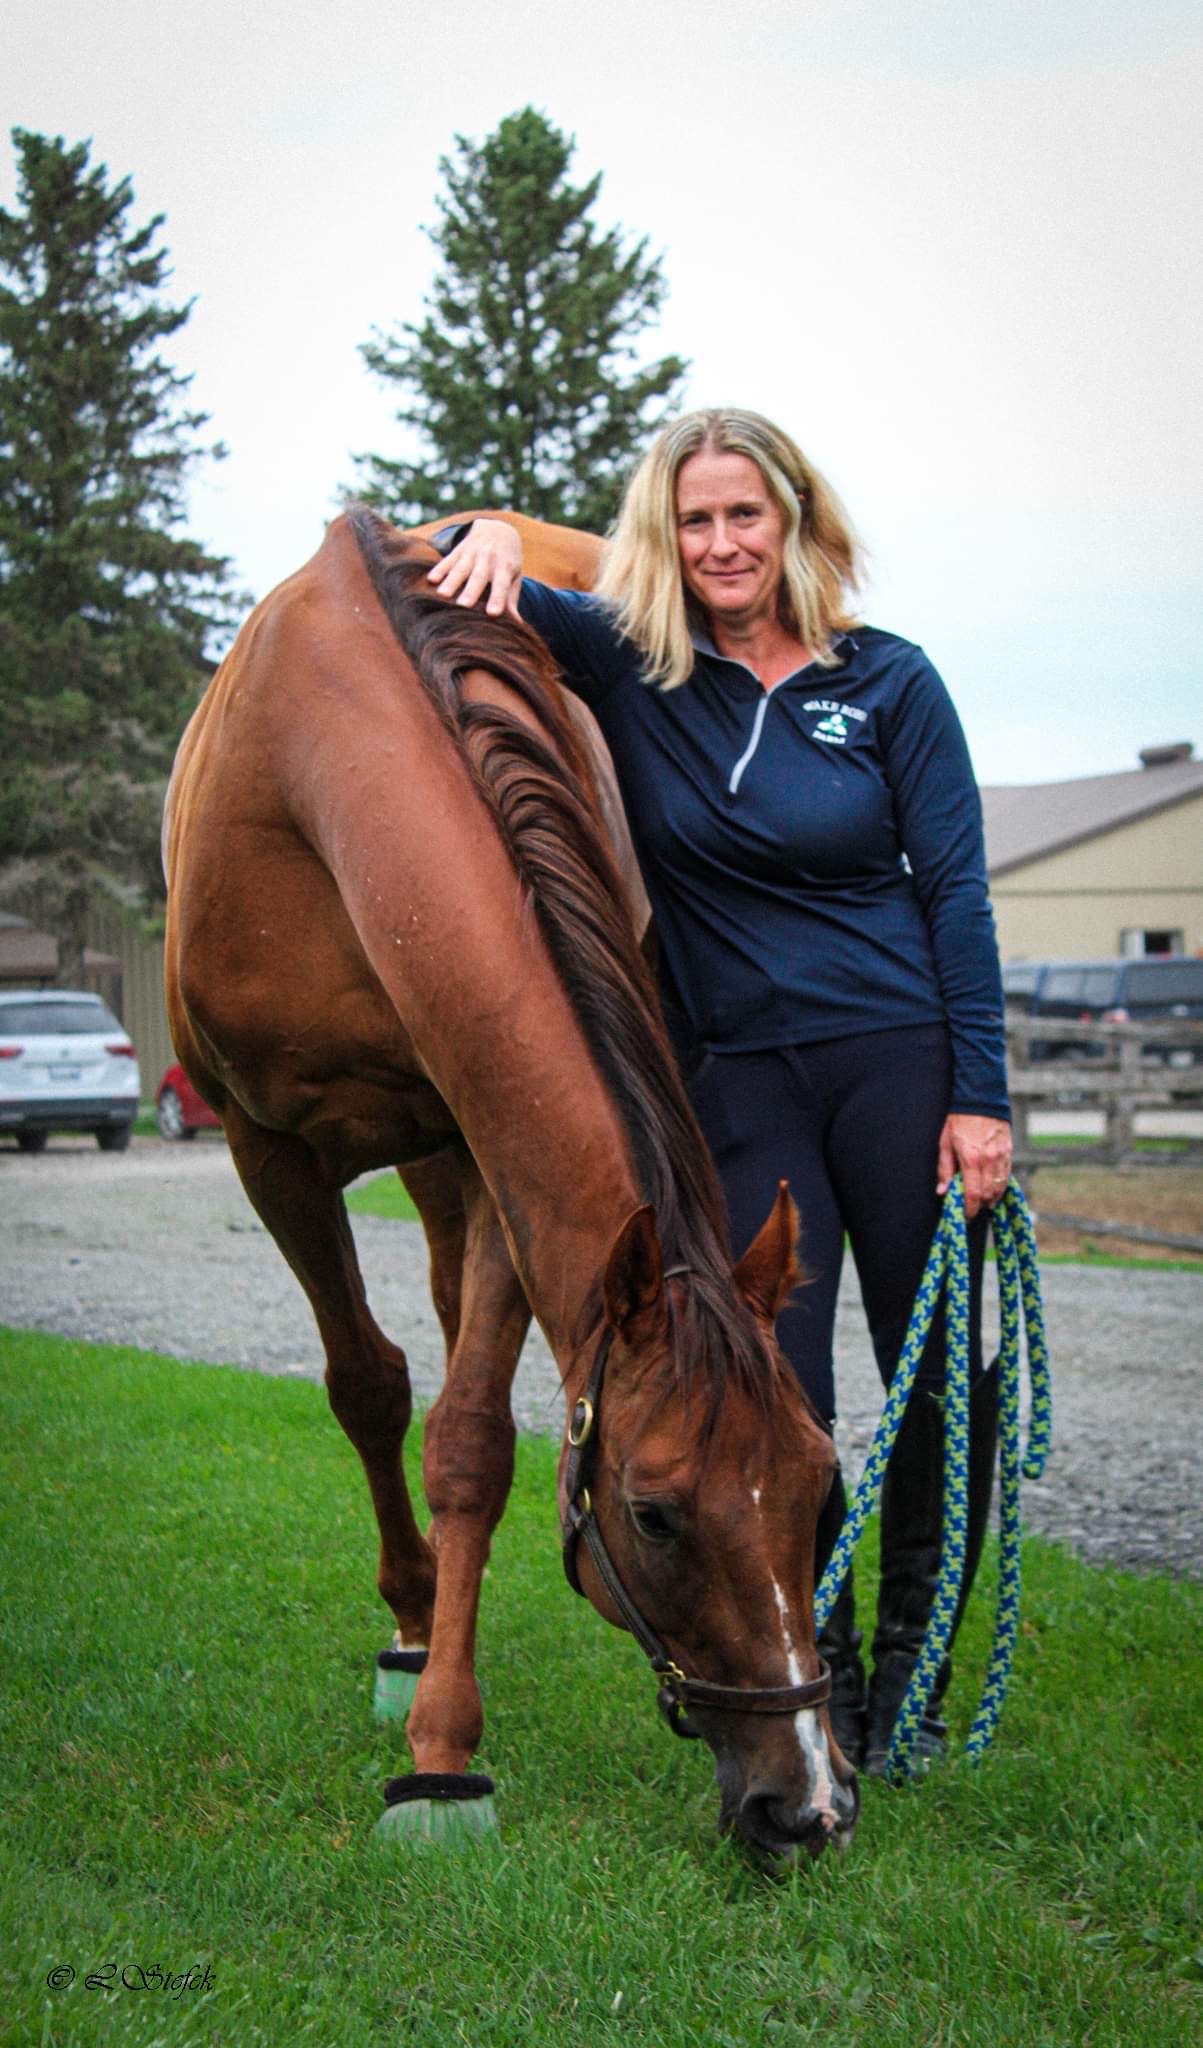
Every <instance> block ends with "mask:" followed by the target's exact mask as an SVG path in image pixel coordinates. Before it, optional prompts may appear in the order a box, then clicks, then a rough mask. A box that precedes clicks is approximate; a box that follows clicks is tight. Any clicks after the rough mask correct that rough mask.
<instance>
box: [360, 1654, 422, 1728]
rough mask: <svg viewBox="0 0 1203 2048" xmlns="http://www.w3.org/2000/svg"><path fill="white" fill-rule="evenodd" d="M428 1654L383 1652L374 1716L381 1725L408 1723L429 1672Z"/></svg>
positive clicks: (378, 1668) (374, 1701) (377, 1673)
mask: <svg viewBox="0 0 1203 2048" xmlns="http://www.w3.org/2000/svg"><path fill="white" fill-rule="evenodd" d="M428 1654H429V1653H428V1652H427V1651H426V1650H381V1652H380V1655H379V1656H378V1657H377V1659H376V1685H375V1690H374V1691H373V1694H372V1712H373V1714H374V1715H375V1716H376V1719H377V1720H378V1721H404V1720H405V1718H406V1716H407V1715H408V1713H409V1710H410V1708H411V1707H412V1705H413V1703H414V1694H415V1692H416V1691H417V1689H418V1680H419V1678H420V1677H421V1675H422V1673H423V1671H424V1670H425V1669H426V1658H427V1655H428Z"/></svg>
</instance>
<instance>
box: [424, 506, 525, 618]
mask: <svg viewBox="0 0 1203 2048" xmlns="http://www.w3.org/2000/svg"><path fill="white" fill-rule="evenodd" d="M429 580H430V582H431V583H434V584H437V586H438V588H439V589H440V590H441V591H442V593H443V596H444V597H448V598H453V599H454V601H455V603H456V604H460V605H474V604H476V603H477V602H478V601H479V599H480V598H481V597H482V596H484V594H485V592H486V591H487V593H488V595H487V597H486V599H485V611H486V612H487V613H488V615H489V617H490V618H500V616H501V614H502V613H503V612H507V611H508V612H512V613H513V615H514V617H515V618H517V616H518V592H519V591H520V589H521V588H522V541H521V538H520V537H519V535H518V534H517V533H516V532H515V531H514V528H513V527H512V526H507V525H506V524H505V522H504V521H503V520H500V519H476V520H474V521H473V523H472V526H471V527H470V529H469V531H468V532H467V533H466V534H465V536H464V538H463V540H461V541H460V542H459V544H458V545H457V546H456V547H454V548H452V550H451V552H450V554H447V555H444V556H443V558H442V560H441V561H439V562H436V563H435V565H434V568H433V569H432V570H431V571H430V577H429Z"/></svg>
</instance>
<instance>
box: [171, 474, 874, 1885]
mask: <svg viewBox="0 0 1203 2048" xmlns="http://www.w3.org/2000/svg"><path fill="white" fill-rule="evenodd" d="M431 560H432V556H431V553H430V550H429V549H428V548H426V547H424V546H423V545H421V543H415V542H413V541H412V540H407V539H406V538H404V537H403V536H400V535H398V534H396V533H394V532H393V531H392V530H391V529H389V528H388V527H386V526H384V524H383V523H382V522H381V521H379V520H377V519H376V518H375V517H374V515H372V514H370V513H366V512H364V511H362V510H360V511H356V512H353V513H351V514H349V515H344V516H343V517H341V518H339V519H337V520H336V521H335V522H334V523H333V525H332V526H331V527H330V529H329V531H328V533H327V536H326V539H325V541H324V542H323V544H322V546H321V548H320V549H319V551H318V553H317V554H316V555H315V556H314V558H313V560H312V561H311V562H309V563H308V564H307V565H306V566H305V567H304V568H303V569H302V570H301V571H300V572H299V573H298V574H297V575H295V576H293V577H292V578H290V580H289V581H288V582H286V583H284V584H282V585H281V586H280V588H279V589H277V590H276V591H274V592H273V593H272V594H271V595H270V596H269V597H268V598H267V599H266V600H265V601H264V602H263V603H262V604H261V605H259V606H258V608H257V609H256V610H255V612H254V613H253V614H252V615H251V617H250V619H249V620H248V622H247V624H246V625H245V626H244V628H243V630H242V632H241V634H240V635H239V637H238V640H237V641H236V643H235V645H234V648H233V650H232V651H231V653H230V655H229V656H228V657H227V659H226V661H225V662H224V663H223V664H222V667H221V669H220V670H219V672H218V674H217V676H216V677H215V678H214V681H213V683H212V685H211V686H210V688H209V691H208V693H207V694H206V696H205V698H204V700H203V701H202V703H201V705H200V707H199V709H198V711H197V713H196V715H195V717H194V718H193V721H192V723H191V725H190V726H189V729H188V731H187V733H186V734H185V736H184V739H183V742H182V743H181V748H180V753H179V757H178V761H177V766H176V771H175V775H174V777H173V785H172V791H171V796H170V800H169V818H168V821H167V826H166V843H167V850H168V873H169V911H168V927H167V992H168V1007H169V1014H170V1018H171V1026H172V1033H173V1036H174V1039H175V1044H176V1048H177V1051H178V1053H179V1055H180V1058H181V1060H182V1061H183V1063H184V1066H185V1068H186V1069H187V1071H188V1073H189V1075H190V1076H191V1078H192V1080H193V1081H194V1083H195V1084H196V1086H197V1087H198V1088H199V1090H200V1092H201V1094H202V1095H203V1096H204V1097H205V1099H206V1100H207V1101H208V1102H210V1103H211V1104H212V1106H213V1108H214V1109H215V1110H216V1111H217V1112H218V1113H219V1114H220V1116H221V1119H222V1122H223V1124H224V1126H225V1130H226V1135H227V1137H228V1139H229V1143H230V1149H231V1152H232V1155H233V1158H234V1161H235V1164H236V1166H237V1169H238V1172H239V1174H240V1175H241V1177H242V1181H243V1184H244V1186H245V1188H246V1191H247V1193H248V1195H249V1197H250V1199H251V1201H252V1203H253V1204H254V1206H255V1208H256V1210H257V1211H258V1213H259V1215H260V1216H261V1218H262V1219H263V1222H264V1223H265V1225H266V1226H267V1228H268V1230H269V1231H270V1232H271V1234H272V1236H273V1237H274V1238H275V1240H276V1243H277V1244H278V1245H279V1247H280V1250H281V1251H282V1252H283V1254H284V1256H285V1258H286V1259H287V1260H288V1262H289V1264H290V1265H291V1266H292V1268H293V1270H294V1272H295V1273H296V1275H297V1278H298V1279H299V1280H300V1282H301V1285H302V1286H303V1287H304V1289H305V1291H306V1293H307V1295H308V1297H309V1300H310V1303H311V1305H312V1307H313V1311H314V1315H315V1317H316V1319H317V1324H318V1329H319V1331H320V1334H321V1338H322V1343H323V1346H324V1350H325V1355H326V1384H327V1388H328V1392H329V1398H330V1403H331V1406H332V1408H333V1410H334V1413H335V1415H336V1417H337V1418H338V1421H339V1422H340V1423H341V1425H342V1427H343V1429H344V1430H345V1431H346V1433H347V1435H348V1436H349V1437H350V1439H351V1441H352V1443H353V1444H354V1445H355V1448H356V1450H357V1451H358V1452H359V1455H360V1457H361V1459H362V1461H363V1464H364V1468H365V1471H366V1474H367V1480H368V1485H369V1487H370V1489H371V1494H372V1499H373V1503H374V1506H375V1510H376V1516H377V1520H378V1523H379V1529H380V1563H379V1573H378V1585H379V1589H380V1592H381V1594H382V1596H383V1598H384V1599H385V1601H386V1602H387V1603H388V1605H389V1607H390V1608H391V1609H392V1612H393V1615H394V1617H395V1620H396V1629H397V1634H396V1638H395V1643H396V1645H397V1647H398V1648H399V1649H402V1650H406V1651H419V1650H424V1651H426V1652H427V1653H428V1654H427V1655H426V1658H425V1662H424V1668H423V1669H422V1674H421V1677H420V1679H419V1680H418V1684H417V1691H416V1695H415V1697H414V1702H413V1708H412V1712H411V1714H410V1718H409V1724H408V1730H407V1735H408V1741H409V1745H410V1748H411V1750H412V1754H413V1759H414V1763H415V1767H416V1771H417V1773H418V1774H419V1777H418V1778H417V1779H415V1780H414V1781H413V1783H414V1784H415V1785H416V1784H421V1785H426V1784H430V1785H432V1786H433V1785H435V1784H436V1783H437V1784H438V1786H439V1787H440V1789H441V1790H443V1791H445V1790H446V1789H447V1788H448V1787H454V1786H455V1784H456V1781H458V1780H462V1787H466V1788H467V1789H471V1788H472V1786H473V1785H474V1784H476V1783H477V1782H478V1781H476V1780H472V1779H469V1778H467V1777H465V1776H464V1774H465V1773H466V1769H467V1766H468V1763H469V1760H470V1758H471V1756H472V1753H473V1751H474V1749H475V1748H476V1746H477V1744H478V1743H479V1741H480V1737H481V1732H482V1727H483V1719H482V1712H481V1698H480V1692H479V1689H478V1686H477V1682H476V1677H475V1672H474V1646H475V1634H476V1619H477V1609H478V1604H479V1597H480V1585H481V1574H482V1572H483V1569H484V1566H485V1562H486V1560H487V1557H488V1554H489V1545H490V1539H491V1535H492V1531H493V1529H494V1527H495V1526H496V1523H497V1521H498V1519H499V1517H500V1515H501V1513H502V1510H503V1507H504V1505H505V1500H506V1495H507V1492H508V1489H509V1485H510V1480H511V1476H512V1468H513V1442H514V1425H513V1421H512V1418H511V1414H510V1384H511V1380H512V1377H513V1373H514V1369H515V1366H516V1363H517V1359H518V1354H519V1350H520V1348H521V1345H522V1342H523V1338H524V1336H525V1333H526V1330H527V1328H528V1325H529V1321H530V1315H531V1311H532V1310H533V1311H534V1314H535V1315H536V1317H537V1318H538V1321H539V1323H540V1325H541V1326H542V1329H543V1331H544V1332H545V1334H546V1337H547V1340H548V1343H549V1345H550V1347H551V1350H552V1352H553V1354H554V1357H555V1360H556V1363H557V1366H558V1368H559V1371H560V1373H561V1375H562V1379H563V1386H564V1391H565V1396H566V1402H567V1414H568V1417H569V1421H570V1430H569V1434H570V1437H571V1438H572V1439H573V1440H574V1441H575V1448H573V1449H572V1450H571V1451H570V1452H569V1450H568V1447H567V1446H566V1450H565V1459H564V1461H563V1462H562V1465H561V1512H562V1516H563V1518H564V1520H565V1528H566V1538H567V1548H566V1555H567V1556H568V1557H569V1562H570V1576H573V1577H574V1579H575V1580H576V1582H577V1583H578V1584H579V1587H580V1589H581V1590H583V1591H584V1592H585V1593H587V1595H588V1597H589V1598H590V1599H591V1600H592V1602H593V1604H594V1605H595V1606H596V1607H597V1608H598V1609H599V1611H600V1612H601V1613H602V1614H603V1615H605V1616H606V1617H607V1619H609V1620H610V1621H612V1622H615V1623H616V1624H618V1625H620V1626H621V1625H625V1626H627V1627H631V1628H632V1629H633V1630H634V1632H635V1633H636V1635H637V1637H638V1639H639V1640H640V1642H641V1644H642V1646H643V1647H644V1648H645V1650H646V1651H647V1652H648V1654H649V1656H651V1658H652V1661H653V1664H654V1665H655V1667H656V1669H657V1671H658V1673H659V1675H660V1677H661V1680H662V1681H663V1687H664V1693H663V1695H662V1698H663V1700H664V1703H665V1705H666V1706H667V1708H668V1710H669V1712H670V1718H673V1719H675V1720H677V1721H680V1720H681V1719H682V1718H683V1716H682V1711H681V1710H682V1708H683V1709H684V1710H685V1711H686V1712H687V1716H688V1727H687V1729H686V1732H691V1733H692V1732H697V1733H700V1734H702V1735H703V1736H704V1737H705V1739H706V1741H707V1742H708V1743H709V1745H710V1747H711V1749H712V1750H713V1752H714V1754H715V1757H716V1759H717V1776H718V1782H719V1786H720V1790H721V1819H722V1823H723V1825H724V1826H726V1827H734V1828H736V1829H737V1830H739V1831H740V1833H742V1835H743V1836H744V1837H746V1838H747V1839H748V1840H749V1841H750V1842H751V1843H752V1844H754V1845H755V1846H756V1847H758V1848H759V1849H760V1850H761V1851H763V1852H766V1853H767V1854H768V1855H770V1856H773V1857H777V1858H781V1859H787V1858H790V1857H794V1856H796V1855H798V1853H799V1852H803V1853H809V1854H811V1855H815V1854H818V1853H819V1851H820V1850H821V1849H822V1848H823V1847H824V1846H825V1845H826V1844H827V1843H828V1842H830V1841H834V1842H836V1843H839V1842H841V1841H842V1840H843V1839H845V1838H846V1837H847V1835H848V1834H849V1833H850V1831H851V1828H852V1826H853V1823H854V1820H855V1815H856V1804H857V1799H856V1784H855V1774H854V1772H853V1771H852V1770H851V1769H850V1767H849V1766H848V1765H847V1764H846V1763H845V1761H844V1759H843V1758H842V1756H841V1755H840V1752H839V1750H838V1749H837V1748H836V1747H835V1745H834V1743H833V1742H832V1741H831V1740H830V1736H829V1729H828V1726H827V1717H826V1713H825V1711H823V1710H822V1708H821V1701H822V1699H823V1697H824V1695H825V1686H824V1684H823V1682H822V1677H821V1674H820V1666H819V1659H818V1656H817V1653H816V1649H815V1637H814V1624H813V1613H812V1597H813V1584H812V1562H813V1555H814V1535H815V1524H816V1519H817V1516H818V1513H819V1509H820V1507H821V1505H822V1502H823V1499H824V1497H825V1494H826V1490H827V1487H828V1484H829V1479H830V1474H831V1470H832V1463H833V1454H832V1450H831V1445H830V1442H829V1440H828V1438H827V1436H826V1435H825V1433H824V1431H823V1430H822V1428H821V1427H820V1425H819V1423H818V1422H817V1420H816V1418H815V1417H814V1415H813V1414H812V1412H811V1411H810V1410H809V1408H808V1407H807V1405H806V1403H805V1401H804V1399H803V1397H802V1396H801V1394H800V1393H799V1391H798V1387H797V1383H796V1381H795V1379H794V1377H793V1375H792V1373H790V1372H789V1370H788V1369H787V1368H786V1367H785V1366H784V1365H783V1363H782V1362H781V1359H780V1355H779V1354H778V1352H777V1351H776V1348H775V1345H774V1342H773V1337H772V1325H773V1318H774V1316H775V1314H776V1312H777V1309H778V1308H779V1306H780V1304H781V1302H782V1301H783V1299H784V1298H785V1296H786V1295H787V1294H788V1293H789V1291H790V1289H791V1288H792V1286H793V1285H794V1283H795V1280H796V1277H797V1274H796V1268H795V1265H794V1258H793V1241H794V1235H795V1231H796V1224H797V1218H796V1215H795V1213H794V1210H793V1205H792V1203H790V1201H789V1199H788V1196H787V1194H786V1192H785V1190H784V1188H783V1189H782V1191H781V1194H780V1196H779V1199H778V1201H777V1203H776V1204H775V1206H774V1209H773V1211H772V1213H771V1214H770V1216H769V1218H768V1219H767V1221H766V1223H765V1225H764V1227H763V1229H762V1230H761V1232H760V1234H759V1236H758V1237H757V1238H756V1240H755V1242H754V1243H753V1244H752V1246H751V1247H750V1248H749V1250H748V1251H747V1252H746V1254H745V1255H744V1257H743V1258H742V1259H741V1260H740V1261H739V1264H738V1265H737V1266H736V1267H735V1268H734V1270H732V1266H731V1262H730V1256H729V1253H728V1252H727V1249H726V1243H725V1225H724V1221H723V1212H722V1201H721V1195H720V1192H719V1189H718V1185H717V1181H716V1179H715V1175H714V1171H713V1168H712V1166H711V1164H710V1162H709V1159H708V1157H707V1154H706V1151H705V1148H704V1146H703V1144H702V1141H701V1138H700V1135H699V1133H698V1131H697V1128H696V1126H695V1124H694V1122H693V1119H692V1117H691V1115H690V1112H689V1109H688V1106H687V1104H686V1101H685V1097H684V1094H683V1092H682V1089H681V1085H680V1082H679V1080H678V1078H677V1076H676V1072H675V1069H674V1066H673V1062H672V1056H671V1053H670V1051H669V1048H668V1044H667V1040H666V1038H665V1035H664V1029H663V1025H662V1023H661V1020H660V1017H659V1012H658V1008H657V1004H656V999H655V995H654V992H653V987H652V984H651V981H650V979H649V975H648V972H647V969H646V967H645V965H644V963H643V960H642V957H641V955H640V952H639V949H638V946H637V944H636V941H635V938H634V934H633V931H632V928H631V923H630V919H629V916H628V911H627V905H626V902H625V900H624V896H623V891H622V886H621V883H620V880H619V878H618V875H617V871H616V869H615V866H614V864H613V861H612V859H611V856H610V853H609V851H608V849H607V847H606V845H605V842H604V839H603V836H602V834H601V832H600V831H599V827H598V813H597V810H596V807H595V802H596V799H595V789H594V784H593V779H592V774H591V768H590V763H589V760H588V756H587V752H586V750H585V748H584V747H583V746H582V743H581V740H580V737H579V734H578V729H577V727H576V726H575V724H574V723H573V722H572V721H571V720H570V719H568V718H566V717H565V715H564V710H563V700H562V698H561V697H560V694H559V690H558V685H557V683H556V680H555V676H554V671H553V669H552V667H551V664H550V661H549V659H548V657H547V655H546V652H545V651H544V650H543V649H542V647H541V644H540V643H539V642H538V641H537V639H536V638H535V636H534V635H533V634H532V633H531V632H530V631H529V629H528V628H526V627H525V626H523V625H521V624H519V623H518V622H516V621H515V620H514V619H513V618H511V617H508V616H507V617H505V618H502V619H489V618H487V617H486V616H485V615H484V614H483V613H482V612H480V611H479V610H472V611H469V610H465V609H463V608H461V607H457V606H455V605H453V604H449V603H447V602H446V600H444V599H443V598H441V597H440V596H438V595H437V594H436V593H435V592H434V591H433V590H432V588H431V586H430V585H429V584H428V583H427V581H426V571H427V569H428V567H429V565H430V562H431ZM385 1165H395V1166H397V1167H398V1169H399V1171H400V1173H401V1175H402V1178H403V1180H404V1182H405V1185H406V1187H407V1188H408V1189H409V1191H410V1193H411V1194H412V1196H413V1199H414V1201H415V1203H416V1205H417V1208H418V1210H419V1213H420V1215H421V1218H422V1222H423V1225H424V1227H425V1231H426V1236H427V1239H428V1242H429V1249H430V1275H431V1290H432V1294H433V1297H434V1303H435V1307H436V1309H437V1311H438V1315H439V1319H440V1322H441V1324H442V1328H443V1333H444V1336H445V1340H446V1348H447V1368H446V1380H445V1384H444V1387H443V1391H442V1393H441V1394H440V1396H439V1398H438V1400H437V1401H436V1402H435V1404H434V1406H433V1408H432V1409H431V1411H430V1413H429V1415H428V1417H427V1421H426V1431H425V1441H424V1451H423V1480H424V1489H425V1493H426V1498H427V1502H428V1504H429V1508H430V1512H431V1518H432V1519H431V1523H430V1529H429V1533H428V1535H427V1536H423V1534H422V1533H421V1531H420V1529H419V1527H418V1524H417V1521H416V1519H415V1516H414V1512H413V1508H412V1506H411V1502H410V1499H409V1495H408V1492H407V1489H406V1485H405V1480H404V1477H403V1473H402V1466H401V1445H402V1440H403V1438H404V1435H405V1431H406V1428H407V1425H408V1423H409V1419H410V1408H411V1398H410V1387H409V1379H408V1374H407V1371H406V1363H405V1357H404V1354H403V1352H402V1351H401V1350H399V1349H398V1348H397V1346H396V1345H394V1344H392V1343H390V1341H389V1340H388V1339H387V1338H386V1337H385V1336H384V1335H383V1334H382V1332H381V1331H380V1329H379V1328H378V1327H377V1325H376V1323H375V1321H374V1320H373V1318H372V1316H371V1314H370V1312H369V1309H368V1306H367V1302H366V1300H365V1296H364V1288H363V1283H362V1279H361V1277H360V1273H359V1268H358V1265H357V1262H356V1256H355V1247H354V1243H353V1240H352V1236H351V1231H350V1228H349V1225H348V1222H347V1215H346V1211H345V1208H344V1205H343V1200H342V1189H343V1188H344V1187H345V1186H346V1185H347V1183H348V1182H349V1181H350V1180H352V1179H353V1178H354V1177H355V1176H356V1175H358V1174H361V1173H363V1172H365V1171H366V1170H368V1169H370V1168H376V1167H381V1166H385ZM603 1361H604V1370H605V1381H604V1401H603V1398H602V1369H603ZM585 1439H589V1441H588V1443H587V1444H586V1443H585V1441H584V1440H585ZM586 1459H587V1460H588V1468H589V1469H588V1473H587V1477H588V1486H587V1487H586V1486H585V1485H584V1483H583V1481H584V1477H585V1473H584V1465H583V1461H584V1460H586ZM580 1534H583V1535H584V1536H585V1538H586V1540H585V1541H583V1542H579V1543H578V1542H577V1540H576V1538H577V1536H578V1535H580ZM413 1661H414V1662H415V1663H418V1662H421V1661H422V1660H421V1659H420V1658H415V1659H414V1660H413ZM484 1783H485V1785H486V1786H487V1783H488V1781H487V1780H485V1781H484Z"/></svg>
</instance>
